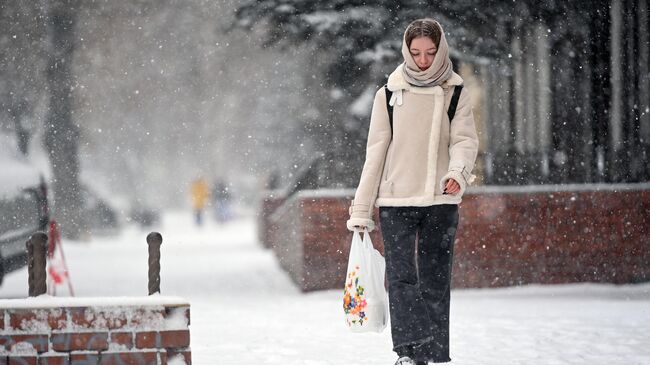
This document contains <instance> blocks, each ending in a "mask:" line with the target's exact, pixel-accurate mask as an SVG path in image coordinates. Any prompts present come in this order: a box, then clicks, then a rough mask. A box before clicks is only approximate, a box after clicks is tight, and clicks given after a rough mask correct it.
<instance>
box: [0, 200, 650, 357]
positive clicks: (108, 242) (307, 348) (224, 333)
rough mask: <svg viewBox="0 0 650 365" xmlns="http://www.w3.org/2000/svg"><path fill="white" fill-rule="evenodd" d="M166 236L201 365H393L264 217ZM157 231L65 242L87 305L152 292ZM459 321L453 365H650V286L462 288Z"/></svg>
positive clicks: (455, 316)
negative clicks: (294, 259)
mask: <svg viewBox="0 0 650 365" xmlns="http://www.w3.org/2000/svg"><path fill="white" fill-rule="evenodd" d="M159 230H160V232H161V233H162V234H163V237H164V241H163V245H162V263H161V265H162V269H161V282H162V283H161V291H162V294H163V295H172V296H181V297H183V298H185V299H187V300H188V301H189V302H190V303H191V306H192V324H191V336H192V339H191V341H192V357H193V362H194V363H195V364H198V365H214V364H233V365H234V364H246V365H249V364H304V365H325V364H332V365H341V364H373V365H375V364H378V365H379V364H393V362H394V360H395V355H394V354H393V353H392V352H391V342H390V333H389V330H388V329H387V330H386V331H384V333H381V334H353V333H350V332H349V331H348V330H347V328H346V327H345V325H344V322H343V314H342V307H341V292H342V290H331V291H322V292H316V293H309V294H301V293H300V292H299V291H298V290H297V289H296V288H295V287H294V286H293V285H292V283H291V281H290V280H289V278H288V276H287V275H286V274H285V273H284V272H283V271H282V270H281V269H280V268H279V266H278V264H277V261H276V259H275V257H274V255H273V253H272V252H271V251H268V250H264V249H262V248H261V246H259V245H258V243H257V239H256V235H255V232H256V230H255V224H254V221H253V219H252V218H249V219H241V220H237V221H234V222H232V223H228V224H225V225H218V224H216V223H214V222H211V221H209V220H208V222H207V225H206V226H204V227H202V228H198V227H195V226H194V225H193V224H192V217H191V213H190V212H172V213H168V214H166V215H165V217H164V220H163V225H162V227H160V228H159ZM147 233H148V231H142V230H140V229H138V228H135V227H132V228H129V229H127V230H125V231H124V232H123V233H122V234H121V235H120V236H118V237H113V238H96V239H94V240H93V241H91V242H64V245H65V246H64V250H65V254H66V258H67V261H68V265H69V267H70V272H71V276H72V281H73V284H74V289H75V291H76V294H77V296H86V297H91V296H142V295H146V294H147V244H146V242H145V237H146V234H147ZM59 292H63V294H66V293H67V291H66V290H65V289H64V288H61V289H59ZM26 295H27V272H26V270H25V269H23V270H20V271H18V272H15V273H12V274H10V275H8V276H7V277H6V278H5V283H4V284H3V286H2V287H1V288H0V298H20V297H24V296H26ZM451 323H452V325H451V326H452V328H451V331H452V333H451V356H452V358H453V362H452V363H453V364H468V365H490V364H495V365H496V364H526V365H528V364H544V365H552V364H590V365H596V364H603V365H605V364H626V365H632V364H638V365H642V364H643V365H647V364H650V331H649V329H650V284H641V285H627V286H612V285H595V284H581V285H562V286H526V287H519V288H505V289H483V290H455V291H453V292H452V313H451Z"/></svg>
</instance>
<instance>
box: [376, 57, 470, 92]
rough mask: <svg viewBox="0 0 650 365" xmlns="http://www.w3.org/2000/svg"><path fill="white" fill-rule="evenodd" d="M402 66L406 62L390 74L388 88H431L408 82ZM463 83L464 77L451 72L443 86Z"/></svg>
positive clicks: (394, 89) (444, 87) (391, 89)
mask: <svg viewBox="0 0 650 365" xmlns="http://www.w3.org/2000/svg"><path fill="white" fill-rule="evenodd" d="M402 67H404V64H401V65H399V66H397V68H396V69H395V71H393V72H392V73H391V74H390V76H388V83H387V85H388V90H390V91H397V90H411V89H429V88H428V87H418V86H413V85H411V84H409V83H408V82H406V80H405V79H404V75H403V74H402ZM462 84H463V79H462V78H461V77H460V76H459V75H458V74H457V73H455V72H452V73H451V77H449V79H447V81H445V82H444V83H443V84H442V88H443V89H446V88H447V87H448V86H455V85H462Z"/></svg>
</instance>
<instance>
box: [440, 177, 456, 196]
mask: <svg viewBox="0 0 650 365" xmlns="http://www.w3.org/2000/svg"><path fill="white" fill-rule="evenodd" d="M459 192H460V184H459V183H458V181H456V180H454V179H449V180H447V183H446V184H445V190H444V191H443V194H452V195H454V194H458V193H459Z"/></svg>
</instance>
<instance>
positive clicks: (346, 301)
mask: <svg viewBox="0 0 650 365" xmlns="http://www.w3.org/2000/svg"><path fill="white" fill-rule="evenodd" d="M359 270H360V267H359V265H357V266H356V267H355V270H354V271H352V272H351V273H349V274H348V277H347V279H346V281H345V289H344V290H343V310H344V311H345V314H346V316H345V320H346V321H347V323H348V326H353V325H356V324H359V325H361V326H363V322H364V321H367V320H368V317H366V313H365V311H364V309H365V308H366V306H367V305H368V303H367V302H366V299H365V297H364V291H365V289H364V287H363V286H361V285H359V275H358V273H359Z"/></svg>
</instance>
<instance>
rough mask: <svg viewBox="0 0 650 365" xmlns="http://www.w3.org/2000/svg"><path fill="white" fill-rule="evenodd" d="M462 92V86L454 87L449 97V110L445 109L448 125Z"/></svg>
mask: <svg viewBox="0 0 650 365" xmlns="http://www.w3.org/2000/svg"><path fill="white" fill-rule="evenodd" d="M462 90H463V85H456V86H454V95H452V96H451V101H450V102H449V109H447V115H448V116H449V123H451V121H452V120H453V119H454V116H455V115H456V107H457V106H458V99H460V92H461V91H462ZM391 125H392V123H391Z"/></svg>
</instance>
